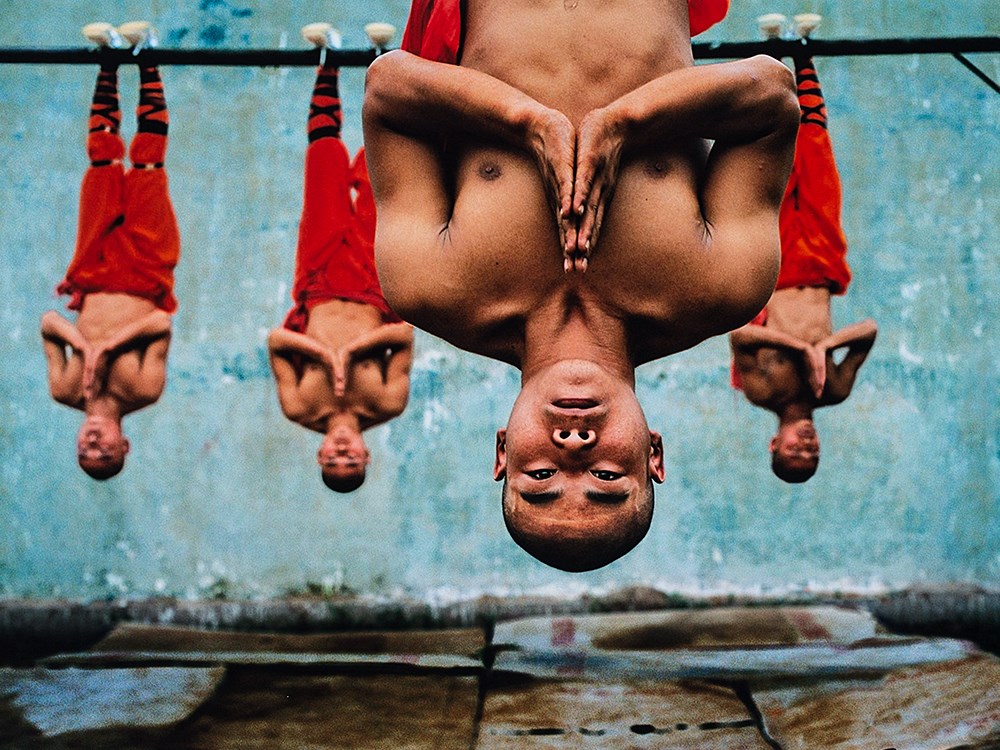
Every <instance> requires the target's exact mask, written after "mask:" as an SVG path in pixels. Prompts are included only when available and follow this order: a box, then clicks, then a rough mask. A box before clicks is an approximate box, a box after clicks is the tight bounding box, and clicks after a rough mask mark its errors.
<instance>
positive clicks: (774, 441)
mask: <svg viewBox="0 0 1000 750" xmlns="http://www.w3.org/2000/svg"><path fill="white" fill-rule="evenodd" d="M767 449H768V450H769V451H770V452H771V453H774V452H775V451H776V450H777V449H778V436H777V435H775V436H774V437H772V438H771V442H770V443H768V444H767Z"/></svg>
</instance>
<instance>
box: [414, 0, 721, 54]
mask: <svg viewBox="0 0 1000 750" xmlns="http://www.w3.org/2000/svg"><path fill="white" fill-rule="evenodd" d="M412 3H413V4H412V5H411V6H410V16H409V18H408V19H407V21H406V29H405V30H404V31H403V42H402V44H401V45H400V46H401V47H402V48H403V49H404V50H406V51H407V52H412V53H413V54H415V55H420V57H423V58H425V59H427V60H434V61H436V62H443V63H452V64H456V63H457V62H458V57H459V48H460V47H461V45H462V21H463V19H462V10H461V6H460V0H412ZM728 12H729V0H688V15H689V18H690V23H691V36H694V35H695V34H700V33H701V32H703V31H705V30H707V29H708V28H710V27H712V26H714V25H715V24H717V23H718V22H719V21H721V20H722V19H723V18H725V17H726V13H728Z"/></svg>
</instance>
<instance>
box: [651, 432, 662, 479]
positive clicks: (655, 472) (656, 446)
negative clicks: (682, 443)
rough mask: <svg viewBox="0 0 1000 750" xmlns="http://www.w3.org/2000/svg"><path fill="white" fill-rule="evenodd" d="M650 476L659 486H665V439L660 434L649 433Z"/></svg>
mask: <svg viewBox="0 0 1000 750" xmlns="http://www.w3.org/2000/svg"><path fill="white" fill-rule="evenodd" d="M649 476H650V477H652V479H653V481H654V482H656V483H657V484H663V477H664V476H665V473H664V471H663V438H662V437H660V433H658V432H653V431H652V430H650V431H649Z"/></svg>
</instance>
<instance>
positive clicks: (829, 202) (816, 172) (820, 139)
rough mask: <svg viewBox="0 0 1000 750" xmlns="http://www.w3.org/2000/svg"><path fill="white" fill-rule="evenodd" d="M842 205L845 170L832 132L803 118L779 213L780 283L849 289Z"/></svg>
mask: <svg viewBox="0 0 1000 750" xmlns="http://www.w3.org/2000/svg"><path fill="white" fill-rule="evenodd" d="M840 206H841V197H840V175H839V174H838V173H837V164H836V162H835V161H834V159H833V145H832V144H831V142H830V133H829V132H828V131H827V129H826V128H824V127H822V126H820V125H815V124H812V123H808V122H806V123H803V124H802V125H800V126H799V137H798V140H797V141H796V143H795V162H794V164H793V166H792V174H791V176H790V177H789V179H788V187H787V188H786V189H785V197H784V200H783V201H782V204H781V213H780V214H779V217H778V225H779V230H780V232H781V271H780V273H779V274H778V283H777V286H776V288H777V289H788V288H789V287H796V286H812V287H821V286H825V287H829V289H830V293H831V294H843V293H844V292H846V291H847V285H848V284H849V283H850V281H851V269H850V268H849V267H848V265H847V238H846V237H844V230H843V228H842V227H841V224H840Z"/></svg>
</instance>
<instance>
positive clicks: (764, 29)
mask: <svg viewBox="0 0 1000 750" xmlns="http://www.w3.org/2000/svg"><path fill="white" fill-rule="evenodd" d="M787 26H788V19H787V18H786V17H785V16H783V15H782V14H781V13H768V14H766V15H763V16H758V17H757V28H758V29H760V32H761V33H762V34H763V35H764V36H765V37H767V38H768V39H781V37H782V36H783V35H784V33H785V28H786V27H787Z"/></svg>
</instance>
